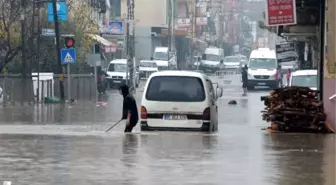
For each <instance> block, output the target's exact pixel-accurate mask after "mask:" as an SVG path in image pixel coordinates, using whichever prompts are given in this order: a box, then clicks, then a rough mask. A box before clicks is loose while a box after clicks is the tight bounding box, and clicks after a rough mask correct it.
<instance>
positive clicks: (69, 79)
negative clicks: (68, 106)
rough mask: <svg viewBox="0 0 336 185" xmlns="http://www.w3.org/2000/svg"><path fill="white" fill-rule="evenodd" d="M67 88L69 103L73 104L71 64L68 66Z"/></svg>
mask: <svg viewBox="0 0 336 185" xmlns="http://www.w3.org/2000/svg"><path fill="white" fill-rule="evenodd" d="M67 84H68V85H67V86H68V88H67V89H68V103H71V78H70V64H67Z"/></svg>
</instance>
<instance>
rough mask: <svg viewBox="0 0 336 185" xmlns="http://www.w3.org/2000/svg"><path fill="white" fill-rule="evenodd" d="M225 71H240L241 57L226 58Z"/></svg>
mask: <svg viewBox="0 0 336 185" xmlns="http://www.w3.org/2000/svg"><path fill="white" fill-rule="evenodd" d="M224 66H225V69H240V68H241V63H240V57H239V56H227V57H225V58H224Z"/></svg>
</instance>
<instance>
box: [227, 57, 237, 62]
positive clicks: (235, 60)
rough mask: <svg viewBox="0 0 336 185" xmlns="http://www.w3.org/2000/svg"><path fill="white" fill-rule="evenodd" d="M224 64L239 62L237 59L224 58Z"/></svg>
mask: <svg viewBox="0 0 336 185" xmlns="http://www.w3.org/2000/svg"><path fill="white" fill-rule="evenodd" d="M225 62H240V60H239V57H225V59H224V63H225Z"/></svg>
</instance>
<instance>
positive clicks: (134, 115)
mask: <svg viewBox="0 0 336 185" xmlns="http://www.w3.org/2000/svg"><path fill="white" fill-rule="evenodd" d="M120 90H121V93H122V95H123V97H124V102H123V109H122V110H123V111H122V118H121V119H127V114H128V112H130V113H131V120H130V124H131V125H132V126H135V125H136V124H137V122H138V121H139V115H138V108H137V105H136V102H135V99H134V97H133V96H132V95H131V94H130V93H129V88H128V86H127V85H122V86H120Z"/></svg>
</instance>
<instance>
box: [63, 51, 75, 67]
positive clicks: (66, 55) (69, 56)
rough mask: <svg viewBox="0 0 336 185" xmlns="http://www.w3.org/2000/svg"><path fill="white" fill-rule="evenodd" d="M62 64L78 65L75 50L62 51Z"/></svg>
mask: <svg viewBox="0 0 336 185" xmlns="http://www.w3.org/2000/svg"><path fill="white" fill-rule="evenodd" d="M61 60H62V64H74V63H76V51H75V49H74V48H69V49H62V50H61Z"/></svg>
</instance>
